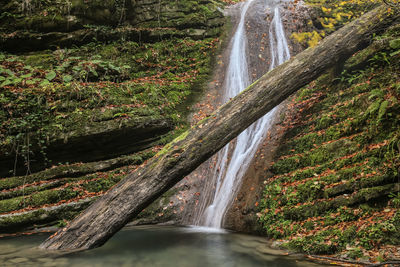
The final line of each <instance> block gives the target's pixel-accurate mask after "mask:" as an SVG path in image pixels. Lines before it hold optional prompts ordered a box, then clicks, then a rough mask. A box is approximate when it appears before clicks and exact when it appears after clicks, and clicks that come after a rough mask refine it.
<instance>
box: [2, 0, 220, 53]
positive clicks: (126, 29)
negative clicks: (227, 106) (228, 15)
mask: <svg viewBox="0 0 400 267" xmlns="http://www.w3.org/2000/svg"><path fill="white" fill-rule="evenodd" d="M0 13H2V14H4V15H3V16H2V17H1V18H0V29H1V32H2V34H1V36H0V46H1V47H3V49H5V50H7V51H34V50H38V49H49V48H50V49H51V48H54V47H69V46H71V45H73V44H76V45H81V44H84V43H88V42H91V41H93V40H99V41H110V40H117V39H121V38H124V39H125V40H132V41H142V42H148V41H153V42H154V41H155V40H160V38H162V37H164V38H165V37H170V36H177V37H183V36H189V37H195V38H203V37H211V36H217V35H218V34H219V28H220V27H221V26H222V25H223V24H224V18H223V16H222V13H221V12H220V11H219V10H218V9H217V6H216V5H215V2H213V1H201V3H200V2H199V1H189V0H185V1H178V2H173V1H172V2H171V1H165V0H164V1H161V0H153V1H152V0H138V1H125V0H124V1H122V0H119V1H114V0H108V1H84V0H74V1H71V2H70V1H64V2H63V3H62V4H59V3H58V2H56V1H48V2H46V3H41V2H39V1H33V0H26V1H23V2H22V3H21V2H18V1H8V3H7V4H5V5H4V6H2V7H1V8H0ZM116 27H117V28H118V29H120V30H115V28H116ZM154 28H159V29H164V30H161V31H160V30H158V32H157V33H156V34H155V36H152V34H151V32H154ZM167 28H169V30H168V31H167V32H165V30H166V29H167ZM150 29H151V30H150Z"/></svg>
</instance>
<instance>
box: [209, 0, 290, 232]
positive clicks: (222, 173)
mask: <svg viewBox="0 0 400 267" xmlns="http://www.w3.org/2000/svg"><path fill="white" fill-rule="evenodd" d="M254 1H255V0H249V1H247V2H245V3H244V4H243V6H242V9H241V14H240V21H239V24H238V27H237V29H236V32H235V35H234V36H233V39H232V50H231V53H230V57H229V65H228V68H227V72H226V81H225V87H224V96H223V97H224V99H223V101H224V102H226V101H228V100H229V99H230V98H232V97H234V96H236V95H237V94H238V93H240V92H241V91H242V90H244V89H245V88H247V87H248V86H249V85H250V75H249V71H248V68H249V67H248V64H249V63H248V62H247V57H248V56H247V54H246V49H247V37H246V30H245V18H246V13H247V10H248V8H249V7H250V5H251V4H252V3H253V2H254ZM267 2H268V1H267ZM270 2H272V3H273V2H274V1H270ZM272 3H271V4H272ZM269 39H270V53H271V65H270V69H273V68H274V67H276V66H277V65H279V64H282V63H283V62H284V61H286V60H288V59H289V58H290V53H289V48H288V45H287V41H286V37H285V32H284V29H283V25H282V20H281V17H280V12H279V6H278V5H275V7H274V17H273V20H272V22H271V25H270V29H269ZM274 113H275V110H272V111H271V112H269V113H268V114H267V115H265V116H264V117H263V118H261V119H260V120H258V121H257V122H255V123H254V124H253V125H251V126H250V127H249V128H248V129H247V130H245V131H244V132H243V133H241V134H240V135H239V136H238V137H237V139H236V142H235V144H234V145H232V144H228V145H226V146H225V147H224V148H223V149H222V150H221V151H220V152H219V153H218V160H217V164H216V167H215V171H214V174H213V175H214V177H216V180H217V184H216V191H215V195H214V199H213V201H212V203H211V205H210V206H209V207H207V209H206V210H205V212H204V215H203V223H202V224H203V225H205V226H208V227H214V228H221V226H222V220H223V217H224V215H225V212H226V209H227V207H228V205H229V204H230V203H231V201H232V199H233V197H234V195H235V193H236V190H237V189H238V187H239V185H240V183H241V179H242V178H243V176H244V174H245V172H246V170H247V168H248V166H249V164H250V162H251V160H252V158H253V156H254V154H255V152H256V150H257V147H258V146H259V144H260V142H261V141H262V140H263V139H264V137H265V134H266V132H267V131H268V128H269V127H270V124H271V123H270V121H271V118H272V117H273V116H274ZM228 156H229V157H230V160H229V158H228Z"/></svg>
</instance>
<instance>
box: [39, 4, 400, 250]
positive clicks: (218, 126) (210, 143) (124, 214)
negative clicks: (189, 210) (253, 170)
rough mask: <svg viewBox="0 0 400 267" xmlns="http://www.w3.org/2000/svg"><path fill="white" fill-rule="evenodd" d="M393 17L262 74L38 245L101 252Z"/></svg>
mask: <svg viewBox="0 0 400 267" xmlns="http://www.w3.org/2000/svg"><path fill="white" fill-rule="evenodd" d="M397 18H399V13H398V12H393V11H392V12H390V11H388V8H387V7H385V6H384V5H381V6H379V7H377V8H376V9H374V10H372V11H370V12H368V13H366V14H365V15H363V16H362V17H361V18H359V19H357V20H355V21H354V22H352V23H350V24H348V25H346V26H344V27H343V28H341V29H340V30H338V31H336V32H335V33H333V34H332V35H330V36H329V37H327V38H326V39H324V40H323V41H322V42H321V43H320V44H319V45H318V46H316V47H314V48H309V49H307V50H305V51H303V52H302V53H300V54H298V55H297V56H295V57H293V58H292V59H291V60H289V61H288V62H286V63H284V64H282V65H281V66H279V67H277V68H275V69H274V70H272V71H270V72H268V73H267V74H265V75H264V76H263V77H261V78H260V79H259V80H257V81H256V82H254V83H253V84H252V85H251V86H249V88H247V89H246V90H245V91H243V92H242V93H241V94H239V95H238V96H236V97H235V98H233V99H232V100H231V101H230V102H228V103H226V104H225V105H223V106H221V107H220V108H218V109H217V110H216V111H215V112H214V113H213V114H212V115H211V116H209V117H208V118H206V119H204V120H203V121H201V122H199V123H198V124H197V125H195V126H193V127H192V128H191V129H190V130H188V131H187V132H185V133H183V134H182V135H181V136H179V137H178V138H176V139H175V140H174V141H172V142H171V143H169V144H168V145H166V147H165V148H164V149H163V150H162V151H160V152H159V153H158V154H157V155H156V156H155V157H153V158H152V159H151V160H150V161H149V162H148V163H147V164H146V165H145V166H142V167H141V168H139V169H138V170H137V171H136V172H134V173H132V174H129V175H128V176H127V177H126V178H125V179H124V180H123V181H121V182H120V183H119V184H118V185H117V186H116V187H114V188H113V189H112V190H110V191H109V192H107V193H106V194H105V195H104V196H103V197H101V198H100V199H98V200H97V201H96V202H94V203H93V204H92V205H91V206H90V207H89V208H88V209H86V210H85V211H84V212H83V213H82V214H81V215H80V216H79V217H77V218H76V219H75V220H73V221H72V222H71V223H70V224H69V225H68V226H67V227H65V228H63V229H61V230H59V231H58V232H57V233H55V234H54V235H53V236H52V237H50V238H49V239H47V240H46V241H44V242H43V243H42V244H41V245H40V247H41V248H42V249H49V250H83V249H90V248H95V247H98V246H101V245H102V244H104V243H105V242H106V241H107V240H108V239H109V238H110V237H112V236H113V235H114V234H115V233H116V232H118V231H119V230H120V229H121V228H122V227H123V226H124V225H125V224H126V223H128V222H129V221H131V220H132V219H133V218H134V217H135V216H137V215H138V214H139V213H140V212H141V211H142V210H143V209H144V208H146V207H147V206H148V205H150V204H151V203H152V202H153V201H154V200H156V199H157V198H158V197H160V196H161V195H162V194H163V193H165V192H166V191H167V190H168V189H170V188H171V187H172V186H173V185H175V184H176V183H177V182H179V181H180V180H181V179H183V178H184V177H185V176H186V175H188V174H189V173H190V172H191V171H193V170H194V169H195V168H197V167H198V166H199V165H200V164H201V163H203V162H204V161H206V160H207V159H208V158H210V157H211V156H212V155H214V154H215V153H216V152H217V151H218V150H219V149H221V148H222V147H223V146H224V145H225V144H227V143H228V142H229V141H231V140H232V139H233V138H235V137H236V136H238V135H239V134H240V133H241V132H242V131H244V130H245V129H246V128H247V127H248V126H250V125H251V124H252V123H253V122H255V121H256V120H257V119H259V118H260V117H262V116H263V115H265V114H266V113H267V112H269V111H270V110H271V109H273V108H274V107H275V106H277V105H278V104H280V103H281V102H282V101H284V100H285V99H286V98H287V97H289V96H290V95H292V94H293V93H294V92H296V91H297V90H298V89H300V88H301V87H303V86H305V85H307V84H308V83H310V82H311V81H313V80H315V79H316V78H318V76H320V75H321V74H322V73H324V72H325V71H326V70H327V69H329V68H331V67H332V66H334V65H335V64H337V63H339V62H342V61H344V60H345V59H347V58H348V57H350V56H351V55H352V54H354V53H355V52H356V51H358V50H359V49H361V48H363V47H365V46H366V45H368V44H369V43H370V42H371V39H372V35H373V34H377V33H380V32H382V31H383V30H384V29H385V28H387V27H388V26H389V25H390V24H391V23H393V21H394V20H395V19H397Z"/></svg>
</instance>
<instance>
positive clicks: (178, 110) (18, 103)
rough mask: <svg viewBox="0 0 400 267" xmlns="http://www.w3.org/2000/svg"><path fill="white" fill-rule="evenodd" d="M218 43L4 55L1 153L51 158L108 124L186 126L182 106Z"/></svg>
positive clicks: (115, 46) (0, 79) (207, 70)
mask: <svg viewBox="0 0 400 267" xmlns="http://www.w3.org/2000/svg"><path fill="white" fill-rule="evenodd" d="M218 43H219V40H218V39H216V38H210V39H204V40H197V41H194V40H191V39H173V40H165V41H161V42H157V43H155V44H138V43H135V42H117V43H111V44H107V45H104V44H101V43H91V44H88V45H85V46H83V47H80V48H71V49H60V50H56V51H44V52H36V53H32V54H23V55H10V54H4V53H3V54H0V58H1V61H0V62H1V63H0V83H1V85H0V87H1V88H2V89H1V91H0V103H1V106H2V108H1V109H0V149H1V151H2V152H3V153H6V154H21V155H24V156H25V160H28V157H29V155H28V154H29V153H32V151H31V150H32V149H31V148H36V149H38V148H39V149H40V150H41V151H42V153H46V146H47V144H48V143H49V142H50V141H52V139H54V138H56V137H57V136H58V135H60V133H62V132H72V131H74V130H79V129H80V128H82V127H94V126H93V125H95V124H96V123H97V122H101V121H109V120H139V121H140V120H143V119H146V118H149V117H151V118H164V119H169V120H172V121H173V122H174V123H175V124H176V125H178V124H182V123H183V121H184V120H183V117H184V114H185V112H184V111H185V109H184V108H183V107H182V104H183V103H187V101H186V100H187V98H188V97H189V96H190V95H193V93H194V92H196V91H197V92H200V90H199V89H198V88H200V87H201V85H202V83H203V82H204V81H205V80H206V79H207V77H208V75H209V73H210V66H211V57H212V55H213V53H214V52H215V50H216V48H217V45H218ZM28 139H29V141H27V140H28ZM31 159H32V158H31ZM10 169H12V168H10Z"/></svg>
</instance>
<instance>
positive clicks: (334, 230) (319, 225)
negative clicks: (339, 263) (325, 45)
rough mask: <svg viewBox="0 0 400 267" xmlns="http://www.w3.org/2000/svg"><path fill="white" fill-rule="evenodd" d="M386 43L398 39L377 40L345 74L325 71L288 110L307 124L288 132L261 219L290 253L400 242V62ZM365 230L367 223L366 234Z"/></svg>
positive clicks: (348, 65)
mask: <svg viewBox="0 0 400 267" xmlns="http://www.w3.org/2000/svg"><path fill="white" fill-rule="evenodd" d="M392 32H394V33H395V34H398V31H392ZM383 36H384V37H383ZM380 38H389V40H396V39H397V38H398V37H397V35H393V34H390V33H388V32H387V33H385V34H383V35H382V36H381V37H376V39H377V41H376V43H373V44H372V45H371V46H370V47H368V48H366V50H365V51H363V52H361V53H358V54H356V55H354V56H353V58H350V59H349V60H348V61H347V62H346V64H345V66H344V71H343V73H342V74H340V75H339V76H336V77H335V76H334V75H332V73H327V74H326V75H324V76H322V77H320V78H319V79H317V80H316V81H314V82H313V83H311V84H309V85H308V86H306V87H305V88H304V89H302V90H301V91H300V92H299V94H298V97H297V98H294V100H293V109H292V110H290V111H289V112H291V113H295V114H294V115H292V116H295V117H296V118H301V119H302V120H301V121H297V125H296V126H295V127H292V128H290V127H289V129H288V130H287V131H286V133H285V135H284V138H283V141H282V143H283V144H282V145H281V146H280V147H279V148H278V155H277V158H276V160H275V163H274V164H273V166H272V167H271V169H270V170H271V171H272V172H273V175H272V177H271V176H268V177H266V178H265V180H266V182H265V183H266V187H265V190H264V193H263V197H262V199H261V201H260V213H259V214H258V215H259V219H260V222H261V224H262V225H263V227H264V229H265V231H266V234H267V235H268V236H270V237H273V238H280V239H284V240H287V243H285V246H286V247H288V248H290V249H293V250H297V251H301V252H306V253H323V254H332V253H337V252H340V251H342V250H345V249H346V248H352V249H349V251H350V252H349V251H348V252H346V253H350V254H351V255H350V254H349V255H350V256H351V257H355V256H357V255H359V252H360V250H368V249H376V248H377V247H378V246H380V245H383V244H395V243H396V242H397V243H398V241H396V240H398V239H396V238H398V237H397V236H396V234H394V231H399V229H400V228H399V225H398V224H396V223H394V222H395V220H396V219H398V218H397V217H398V206H397V204H394V203H397V202H398V201H397V198H396V196H397V194H398V191H399V190H400V187H399V185H398V170H399V168H400V156H399V155H400V151H399V148H400V147H399V146H398V144H399V143H400V142H399V141H398V140H399V134H398V132H399V130H400V128H399V125H400V117H399V114H400V109H399V104H400V98H399V94H398V92H397V88H398V79H397V78H394V77H393V73H397V72H398V71H399V68H400V58H399V57H398V56H396V55H395V56H390V55H391V54H392V53H395V52H396V51H397V50H396V49H397V48H393V47H391V46H390V41H388V42H386V41H384V42H380V41H379V39H380ZM378 43H379V45H377V44H378ZM289 119H290V118H286V120H289ZM282 123H283V125H285V123H288V125H290V121H289V122H287V121H283V122H282ZM359 225H366V226H365V228H366V229H365V231H361V233H360V234H358V231H355V229H358V227H359ZM393 236H395V237H393ZM353 248H354V249H353Z"/></svg>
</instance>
